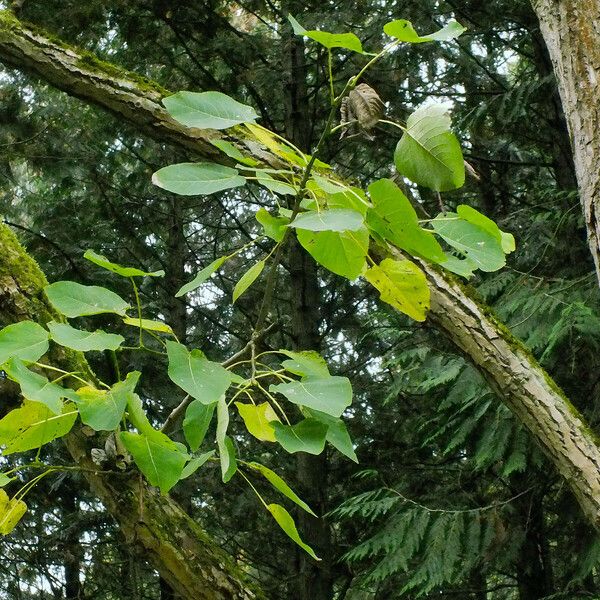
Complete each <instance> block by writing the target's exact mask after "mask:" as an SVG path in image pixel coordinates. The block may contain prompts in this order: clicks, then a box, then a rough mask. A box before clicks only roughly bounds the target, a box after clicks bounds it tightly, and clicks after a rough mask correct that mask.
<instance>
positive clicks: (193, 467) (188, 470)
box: [179, 450, 215, 479]
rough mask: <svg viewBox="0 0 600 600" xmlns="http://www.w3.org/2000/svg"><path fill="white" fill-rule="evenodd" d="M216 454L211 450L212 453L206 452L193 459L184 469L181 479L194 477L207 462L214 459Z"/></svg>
mask: <svg viewBox="0 0 600 600" xmlns="http://www.w3.org/2000/svg"><path fill="white" fill-rule="evenodd" d="M214 454H215V451H214V450H211V451H210V452H205V453H204V454H201V455H200V456H196V457H195V458H192V460H190V462H189V463H188V464H187V465H185V467H184V468H183V471H182V472H181V477H180V478H179V479H186V478H187V477H189V476H190V475H193V474H194V473H195V472H196V471H197V470H198V469H199V468H200V467H201V466H202V465H203V464H204V463H205V462H206V461H207V460H209V459H210V458H212V457H213V456H214Z"/></svg>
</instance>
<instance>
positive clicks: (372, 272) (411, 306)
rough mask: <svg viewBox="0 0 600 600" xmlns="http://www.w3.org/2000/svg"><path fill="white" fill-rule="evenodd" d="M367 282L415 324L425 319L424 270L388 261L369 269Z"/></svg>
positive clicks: (425, 284)
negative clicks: (413, 320)
mask: <svg viewBox="0 0 600 600" xmlns="http://www.w3.org/2000/svg"><path fill="white" fill-rule="evenodd" d="M365 279H366V280H367V281H368V282H369V283H370V284H371V285H372V286H373V287H375V288H376V289H377V290H378V291H379V294H380V295H381V299H382V300H383V301H384V302H387V303H388V304H390V305H392V306H393V307H394V308H396V309H398V310H399V311H400V312H403V313H405V314H407V315H408V316H409V317H411V318H413V319H415V321H424V320H425V316H426V314H427V311H428V310H429V300H430V294H429V287H428V285H427V279H426V278H425V275H424V273H423V271H421V269H419V267H418V266H417V265H415V264H414V263H413V262H411V261H409V260H392V259H391V258H386V259H385V260H383V261H382V262H381V263H380V265H379V266H374V267H371V268H370V269H368V270H367V271H366V273H365ZM316 408H317V409H318V407H316Z"/></svg>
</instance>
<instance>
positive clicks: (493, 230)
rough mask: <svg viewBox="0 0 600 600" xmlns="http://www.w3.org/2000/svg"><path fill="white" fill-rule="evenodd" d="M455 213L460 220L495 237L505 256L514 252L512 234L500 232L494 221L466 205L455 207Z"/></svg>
mask: <svg viewBox="0 0 600 600" xmlns="http://www.w3.org/2000/svg"><path fill="white" fill-rule="evenodd" d="M456 213H457V214H458V216H459V217H460V218H461V219H464V220H465V221H468V222H469V223H472V224H473V225H476V226H477V227H479V229H483V230H484V231H487V233H489V234H490V235H491V236H493V237H495V238H496V239H497V240H498V241H499V242H500V246H501V247H502V251H503V252H504V253H505V254H510V253H511V252H514V251H515V238H514V237H513V236H512V234H510V233H506V232H504V231H501V230H500V228H499V227H498V225H496V223H494V221H492V220H491V219H489V218H488V217H486V216H485V215H482V214H481V213H480V212H479V211H478V210H475V209H474V208H471V207H470V206H467V205H466V204H461V205H459V206H458V207H457V209H456Z"/></svg>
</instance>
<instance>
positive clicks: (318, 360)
mask: <svg viewBox="0 0 600 600" xmlns="http://www.w3.org/2000/svg"><path fill="white" fill-rule="evenodd" d="M278 352H279V353H280V354H284V355H285V356H289V357H290V358H291V360H284V361H283V362H282V363H281V365H282V366H283V367H285V368H286V369H287V370H288V371H289V372H290V373H294V375H300V376H301V377H314V378H317V379H319V378H322V377H329V376H330V373H329V369H328V368H327V363H326V362H325V359H324V358H323V357H322V356H321V355H320V354H319V353H318V352H315V351H314V350H303V351H300V352H293V351H292V350H278Z"/></svg>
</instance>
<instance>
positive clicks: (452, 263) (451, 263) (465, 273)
mask: <svg viewBox="0 0 600 600" xmlns="http://www.w3.org/2000/svg"><path fill="white" fill-rule="evenodd" d="M440 267H444V269H446V270H448V271H450V272H451V273H456V275H460V276H461V277H465V278H466V279H468V278H469V277H472V276H473V271H475V269H477V265H476V264H475V263H474V262H473V261H472V260H471V259H470V258H462V259H461V258H457V257H456V256H452V255H451V254H449V255H448V259H447V260H445V261H444V262H442V263H440Z"/></svg>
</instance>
